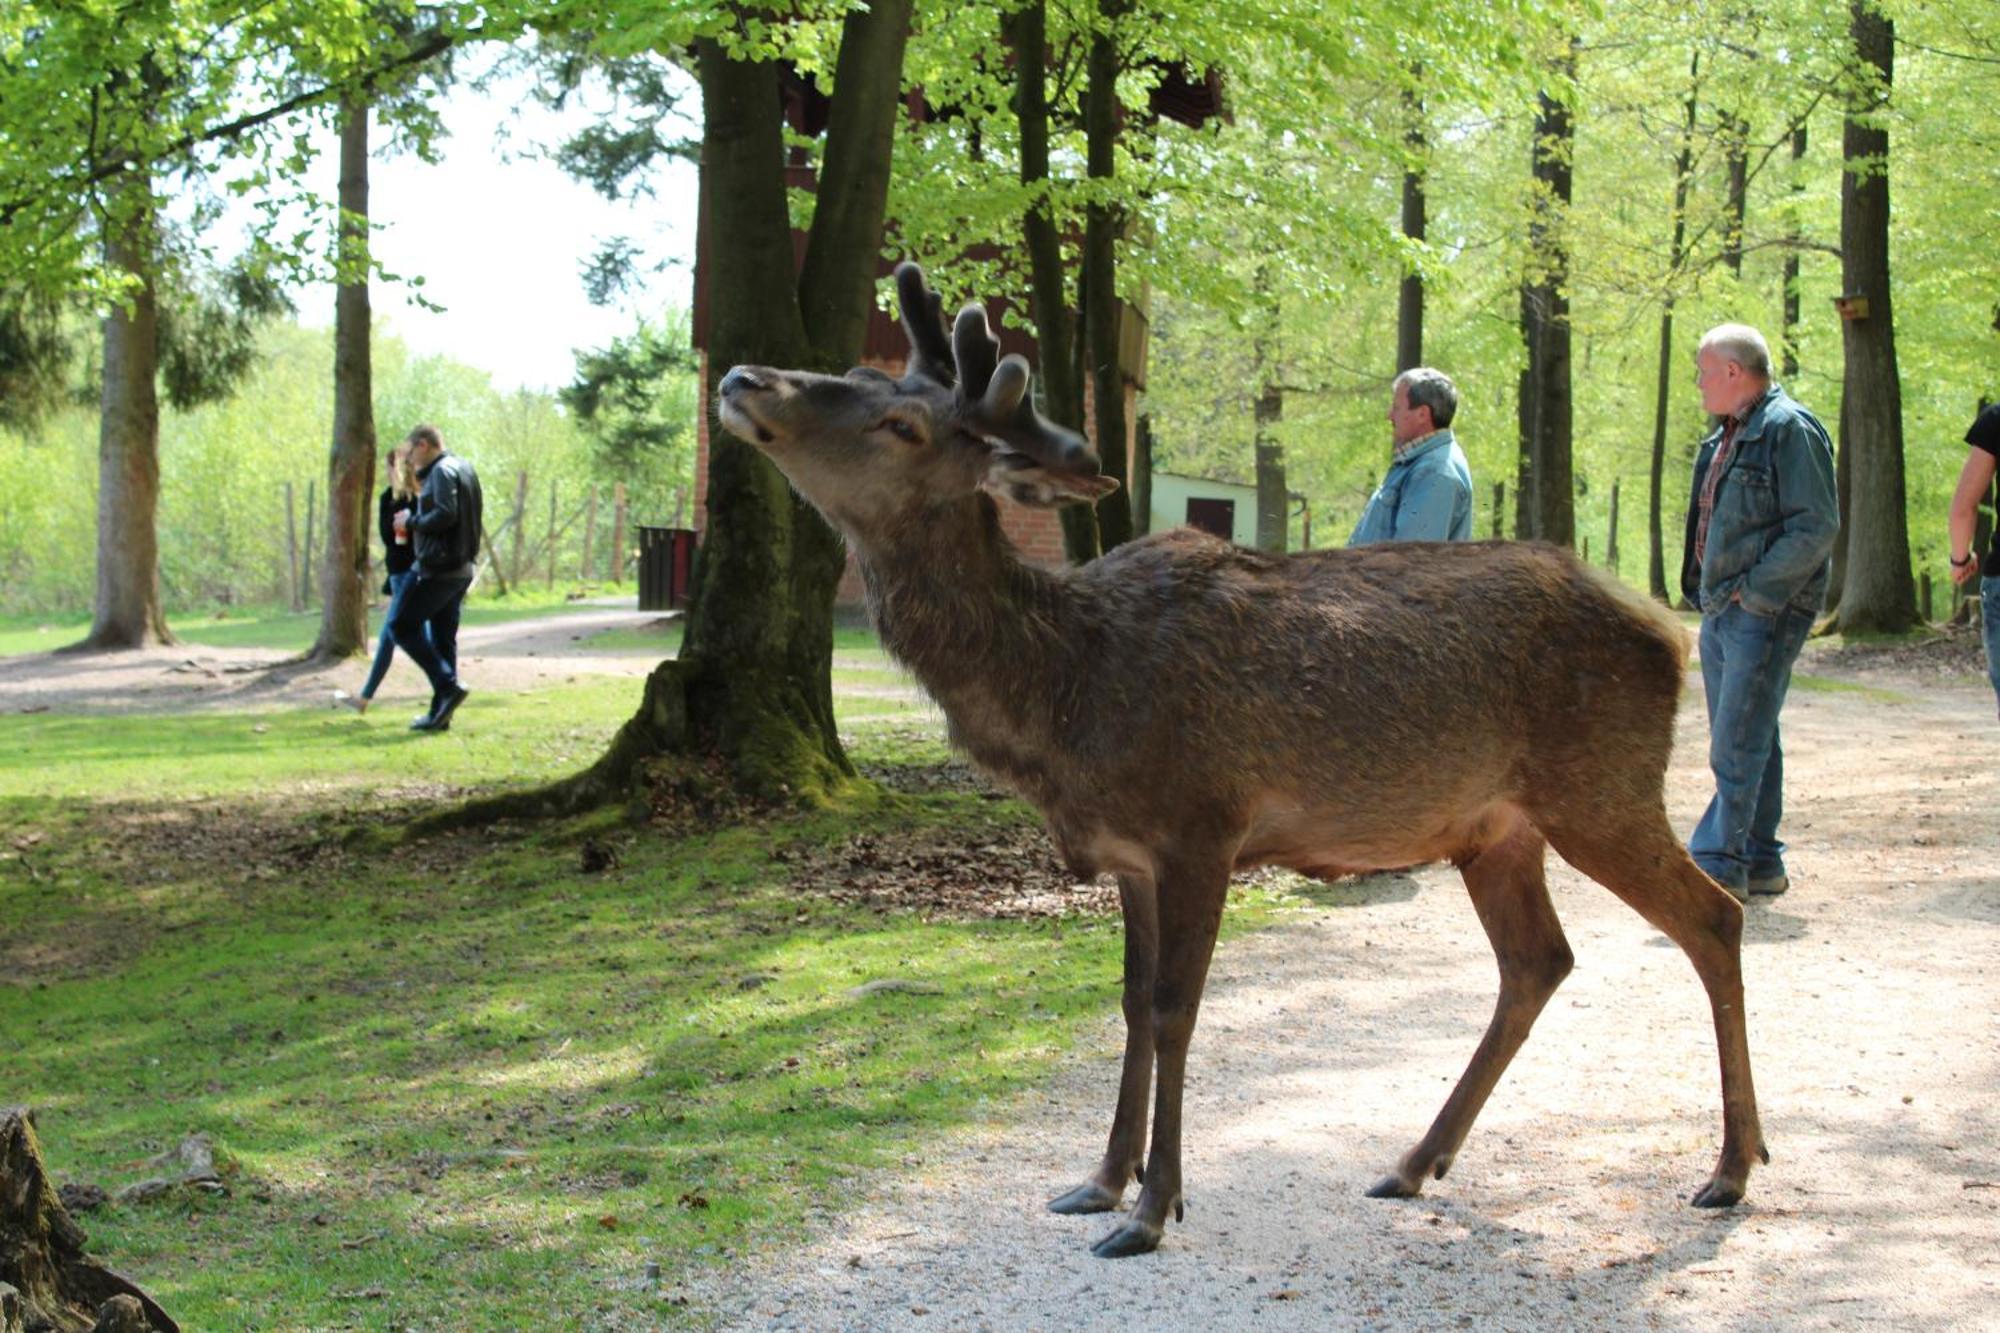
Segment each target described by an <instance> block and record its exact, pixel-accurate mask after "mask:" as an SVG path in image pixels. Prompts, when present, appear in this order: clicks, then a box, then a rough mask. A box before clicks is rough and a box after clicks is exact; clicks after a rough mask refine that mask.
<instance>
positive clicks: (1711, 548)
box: [1681, 324, 1840, 900]
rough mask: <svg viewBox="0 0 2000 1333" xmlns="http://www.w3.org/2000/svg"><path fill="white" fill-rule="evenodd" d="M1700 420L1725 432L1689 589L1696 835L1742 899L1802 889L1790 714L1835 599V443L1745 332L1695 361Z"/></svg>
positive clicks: (1713, 451)
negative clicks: (1796, 873) (1698, 712)
mask: <svg viewBox="0 0 2000 1333" xmlns="http://www.w3.org/2000/svg"><path fill="white" fill-rule="evenodd" d="M1695 366H1696V375H1695V383H1696V384H1697V385H1698V386H1699V387H1700V389H1701V406H1702V410H1703V411H1705V412H1708V413H1709V414H1710V415H1712V416H1714V417H1716V418H1717V419H1719V420H1720V422H1721V425H1720V426H1719V427H1717V429H1716V430H1715V432H1714V433H1713V434H1711V435H1710V436H1709V437H1708V438H1707V439H1705V440H1703V441H1702V444H1701V451H1700V453H1699V454H1697V455H1696V456H1695V463H1694V478H1693V488H1692V493H1691V495H1690V497H1689V503H1688V516H1687V539H1686V542H1685V544H1684V546H1683V555H1682V559H1681V591H1682V592H1683V593H1685V594H1686V595H1687V598H1688V600H1689V601H1691V602H1693V603H1694V604H1695V605H1696V606H1698V607H1700V608H1701V680H1702V687H1703V689H1704V691H1705V692H1706V693H1707V696H1708V764H1709V768H1710V769H1711V770H1712V771H1713V772H1714V774H1715V798H1714V799H1713V800H1712V801H1710V802H1709V805H1708V811H1707V813H1705V814H1704V815H1702V817H1701V822H1700V823H1699V824H1697V825H1695V830H1694V833H1693V834H1692V835H1690V836H1689V838H1688V852H1689V854H1690V855H1692V856H1693V857H1694V859H1695V862H1696V863H1697V864H1698V865H1700V866H1701V868H1702V869H1703V870H1706V871H1707V872H1708V873H1709V874H1710V875H1712V876H1713V877H1714V878H1715V881H1716V882H1717V883H1718V884H1720V885H1722V887H1723V888H1725V889H1728V890H1729V891H1730V893H1732V894H1734V895H1735V896H1736V897H1737V898H1738V899H1739V900H1743V899H1747V898H1748V896H1749V895H1750V894H1753V893H1756V894H1777V893H1783V892H1784V891H1785V890H1786V889H1787V888H1789V887H1790V886H1791V878H1790V876H1789V875H1788V874H1787V873H1786V870H1785V860H1784V854H1785V844H1784V843H1783V842H1781V841H1779V839H1778V821H1779V819H1780V818H1781V817H1782V816H1783V814H1784V788H1785V752H1784V747H1783V745H1782V744H1781V742H1780V740H1779V735H1778V712H1779V710H1780V709H1782V708H1783V707H1784V706H1785V691H1786V689H1787V687H1789V686H1790V684H1791V680H1792V662H1793V661H1794V660H1795V659H1796V658H1797V657H1798V655H1799V649H1800V648H1801V647H1802V646H1803V645H1804V643H1805V639H1806V633H1807V631H1809V630H1810V629H1811V628H1812V622H1813V617H1814V616H1816V615H1817V614H1818V613H1819V609H1820V603H1821V602H1822V601H1824V600H1825V599H1826V585H1827V577H1828V574H1829V572H1830V570H1831V568H1832V554H1833V539H1834V535H1835V534H1836V533H1837V532H1839V530H1840V508H1839V503H1838V500H1837V496H1836V491H1835V489H1834V471H1833V446H1832V444H1831V443H1830V442H1829V441H1828V439H1827V434H1826V427H1824V426H1822V425H1820V423H1819V418H1817V417H1815V416H1814V415H1813V414H1812V413H1811V412H1808V411H1807V410H1806V409H1805V408H1804V407H1802V406H1800V405H1799V404H1798V403H1797V402H1795V401H1794V400H1793V399H1792V398H1791V396H1790V395H1788V394H1787V393H1786V392H1785V391H1784V390H1783V389H1781V388H1779V387H1778V386H1777V385H1776V384H1773V383H1772V382H1771V349H1770V347H1769V346H1768V345H1767V344H1766V343H1765V341H1764V338H1763V335H1761V334H1759V333H1758V332H1757V330H1755V329H1753V328H1751V327H1749V326H1748V325H1745V324H1722V325H1718V326H1717V327H1715V328H1713V329H1710V330H1709V331H1708V333H1707V334H1706V335H1705V336H1704V337H1703V338H1702V340H1701V346H1700V348H1699V350H1697V352H1696V353H1695Z"/></svg>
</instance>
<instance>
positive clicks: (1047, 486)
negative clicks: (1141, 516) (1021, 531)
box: [984, 453, 1118, 509]
mask: <svg viewBox="0 0 2000 1333" xmlns="http://www.w3.org/2000/svg"><path fill="white" fill-rule="evenodd" d="M984 485H985V487H986V489H987V490H989V491H992V492H994V493H995V494H997V495H1004V496H1006V497H1007V498H1008V499H1010V500H1012V501H1013V502H1014V503H1015V504H1021V505H1026V506H1028V507H1029V508H1030V509H1057V508H1060V507H1062V506H1063V505H1072V504H1082V503H1084V502H1086V501H1088V502H1095V501H1098V500H1102V499H1103V498H1104V497H1105V496H1107V495H1109V494H1111V492H1113V491H1115V490H1117V489H1118V483H1117V482H1116V481H1115V480H1113V479H1112V478H1110V477H1103V476H1086V475H1084V474H1083V473H1079V472H1063V471H1059V470H1057V469H1055V468H1045V467H1043V466H1042V465H1041V464H1039V463H1037V462H1035V461H1034V460H1033V459H1032V458H1029V457H1027V456H1026V455H1025V454H1015V453H999V454H995V455H994V456H993V462H992V464H991V465H990V466H988V467H987V469H986V480H985V482H984Z"/></svg>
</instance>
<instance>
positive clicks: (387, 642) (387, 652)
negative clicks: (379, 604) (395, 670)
mask: <svg viewBox="0 0 2000 1333" xmlns="http://www.w3.org/2000/svg"><path fill="white" fill-rule="evenodd" d="M416 577H417V575H416V571H414V570H408V569H406V570H404V571H403V572H402V573H400V574H391V575H390V576H389V607H388V609H387V610H385V611H384V612H383V613H382V637H381V638H380V639H379V640H377V641H376V643H375V664H374V665H373V666H371V667H369V668H368V683H367V684H366V685H363V686H362V687H361V697H362V698H364V699H373V698H374V697H375V691H376V690H378V689H380V688H381V686H382V677H384V676H386V675H388V674H389V660H390V659H391V658H393V657H394V656H395V655H396V636H395V635H394V634H393V633H391V632H390V629H389V622H390V621H392V620H394V619H395V618H396V612H398V611H400V610H402V607H403V590H404V589H405V588H407V587H409V586H410V583H411V581H412V580H413V579H415V578H416ZM429 632H430V631H429V629H428V627H427V628H426V629H425V633H429Z"/></svg>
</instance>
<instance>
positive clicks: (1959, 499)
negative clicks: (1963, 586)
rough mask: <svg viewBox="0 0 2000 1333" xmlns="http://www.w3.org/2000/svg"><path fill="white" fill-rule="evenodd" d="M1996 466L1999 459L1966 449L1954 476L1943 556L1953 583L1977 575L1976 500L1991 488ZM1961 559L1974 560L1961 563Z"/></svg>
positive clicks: (1977, 512)
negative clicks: (1946, 547) (1948, 535)
mask: <svg viewBox="0 0 2000 1333" xmlns="http://www.w3.org/2000/svg"><path fill="white" fill-rule="evenodd" d="M1996 466H2000V458H1996V457H1995V456H1994V455H1992V454H1989V453H1987V452H1986V451H1985V450H1984V449H1968V450H1966V457H1965V466H1964V467H1963V468H1962V469H1960V471H1959V474H1958V489H1957V490H1956V491H1954V492H1952V496H1951V523H1950V527H1951V545H1950V549H1949V551H1948V552H1947V553H1946V555H1947V558H1948V559H1950V560H1951V562H1952V566H1951V581H1952V582H1953V583H1964V582H1966V581H1967V580H1969V579H1971V578H1972V576H1973V575H1974V574H1977V573H1978V572H1979V561H1978V559H1977V558H1976V557H1977V555H1978V553H1977V552H1976V551H1974V550H1973V549H1972V535H1973V527H1974V523H1975V520H1976V519H1977V518H1978V515H1979V501H1980V499H1981V497H1983V496H1984V495H1985V494H1986V493H1987V491H1988V490H1990V489H1992V486H1993V473H1994V470H1995V468H1996ZM1962 556H1972V557H1975V558H1973V559H1968V560H1963V561H1961V559H1960V557H1962Z"/></svg>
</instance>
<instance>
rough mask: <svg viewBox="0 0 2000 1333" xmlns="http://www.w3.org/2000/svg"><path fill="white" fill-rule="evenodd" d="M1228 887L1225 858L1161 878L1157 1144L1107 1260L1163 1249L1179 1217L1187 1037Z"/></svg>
mask: <svg viewBox="0 0 2000 1333" xmlns="http://www.w3.org/2000/svg"><path fill="white" fill-rule="evenodd" d="M1228 888H1229V872H1228V867H1227V865H1226V864H1225V865H1223V866H1221V867H1220V868H1215V867H1210V868H1208V870H1207V871H1206V872H1204V873H1202V874H1200V875H1199V876H1182V877H1176V876H1175V875H1174V874H1173V873H1172V871H1171V870H1170V871H1169V873H1168V874H1167V875H1166V876H1165V877H1164V878H1163V879H1162V881H1161V889H1160V893H1159V902H1160V965H1159V970H1158V975H1157V977H1156V978H1155V980H1154V983H1153V1005H1152V1009H1153V1012H1152V1020H1153V1050H1154V1056H1155V1059H1156V1061H1157V1063H1158V1066H1159V1070H1158V1080H1159V1087H1158V1092H1157V1094H1156V1096H1155V1098H1154V1105H1153V1147H1152V1152H1151V1154H1150V1155H1149V1156H1148V1157H1147V1159H1146V1174H1145V1178H1144V1181H1143V1182H1142V1184H1141V1187H1140V1190H1139V1201H1138V1202H1137V1203H1136V1204H1134V1205H1133V1206H1132V1211H1131V1212H1130V1213H1128V1214H1127V1215H1126V1218H1125V1221H1124V1223H1123V1224H1122V1225H1121V1226H1119V1228H1118V1229H1117V1230H1116V1231H1113V1232H1112V1233H1111V1234H1110V1235H1108V1236H1106V1237H1104V1238H1103V1239H1102V1240H1100V1241H1098V1242H1097V1243H1096V1244H1095V1245H1093V1246H1091V1247H1090V1248H1091V1252H1092V1253H1093V1254H1095V1255H1097V1256H1098V1257H1099V1258H1103V1259H1119V1258H1123V1257H1124V1256H1126V1255H1130V1254H1145V1253H1147V1252H1148V1251H1150V1250H1154V1249H1157V1248H1159V1244H1160V1237H1161V1235H1162V1234H1163V1233H1164V1232H1165V1230H1166V1225H1167V1213H1168V1212H1169V1211H1171V1212H1172V1213H1173V1214H1174V1220H1175V1221H1179V1220H1180V1217H1181V1207H1182V1205H1181V1090H1182V1087H1183V1084H1184V1081H1185V1078H1186V1074H1187V1053H1188V1042H1189V1040H1190V1039H1191V1038H1192V1037H1193V1036H1194V1021H1195V1013H1196V1011H1197V1010H1198V1009H1199V1008H1200V1007H1201V991H1202V985H1203V983H1204V982H1206V980H1207V979H1208V962H1209V958H1210V956H1211V955H1212V954H1213V953H1214V950H1215V932H1216V929H1217V928H1218V927H1219V926H1220V925H1221V924H1222V903H1223V898H1224V896H1225V894H1226V893H1227V891H1228Z"/></svg>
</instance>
